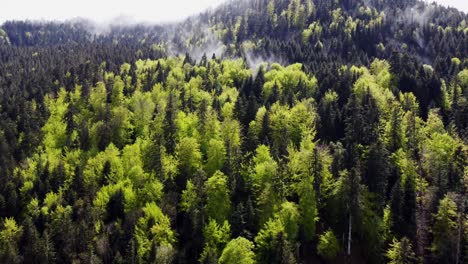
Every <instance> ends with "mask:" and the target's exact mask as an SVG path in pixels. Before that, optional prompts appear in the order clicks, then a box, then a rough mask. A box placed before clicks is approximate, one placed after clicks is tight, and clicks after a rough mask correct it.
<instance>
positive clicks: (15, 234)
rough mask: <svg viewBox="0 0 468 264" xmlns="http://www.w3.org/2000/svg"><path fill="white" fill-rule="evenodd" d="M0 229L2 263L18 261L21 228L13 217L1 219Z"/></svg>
mask: <svg viewBox="0 0 468 264" xmlns="http://www.w3.org/2000/svg"><path fill="white" fill-rule="evenodd" d="M2 222H3V223H2V228H1V229H0V261H1V262H4V263H20V262H21V259H20V256H19V242H20V239H21V235H22V233H23V229H22V227H21V226H18V224H17V223H16V221H15V220H14V219H13V218H6V219H3V221H2Z"/></svg>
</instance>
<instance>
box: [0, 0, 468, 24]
mask: <svg viewBox="0 0 468 264" xmlns="http://www.w3.org/2000/svg"><path fill="white" fill-rule="evenodd" d="M431 1H432V0H431ZM1 2H2V3H1V5H0V23H3V22H4V21H5V20H26V19H29V20H43V19H44V20H67V19H72V18H77V17H83V18H87V19H91V20H94V21H97V22H108V21H110V20H113V19H115V18H116V17H125V18H126V19H127V20H128V19H130V21H133V22H172V21H177V20H181V19H184V18H186V17H188V16H190V15H193V14H197V13H199V12H201V11H203V10H205V9H206V8H209V7H215V6H217V5H219V4H220V3H222V2H224V0H1ZM436 2H439V3H441V4H444V5H449V6H453V7H456V8H458V9H460V10H463V11H464V12H468V0H436Z"/></svg>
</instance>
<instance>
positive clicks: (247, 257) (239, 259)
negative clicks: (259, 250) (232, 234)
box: [219, 237, 255, 264]
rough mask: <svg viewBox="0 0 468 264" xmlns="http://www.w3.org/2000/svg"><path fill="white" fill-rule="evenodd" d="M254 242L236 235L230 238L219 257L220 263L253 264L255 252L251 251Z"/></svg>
mask: <svg viewBox="0 0 468 264" xmlns="http://www.w3.org/2000/svg"><path fill="white" fill-rule="evenodd" d="M253 248H254V244H253V243H252V242H250V241H249V240H247V239H245V238H243V237H238V238H236V239H232V240H231V241H229V243H228V244H227V245H226V247H225V248H224V250H223V253H222V254H221V257H220V258H219V263H220V264H236V263H245V264H254V263H255V253H254V252H253Z"/></svg>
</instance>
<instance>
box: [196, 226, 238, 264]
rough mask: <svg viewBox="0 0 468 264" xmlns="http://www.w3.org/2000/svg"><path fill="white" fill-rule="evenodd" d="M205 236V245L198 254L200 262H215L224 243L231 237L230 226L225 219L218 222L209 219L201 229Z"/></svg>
mask: <svg viewBox="0 0 468 264" xmlns="http://www.w3.org/2000/svg"><path fill="white" fill-rule="evenodd" d="M203 236H204V238H205V246H204V248H203V252H202V254H201V255H200V262H201V263H206V262H208V263H212V262H213V261H214V262H216V261H217V260H218V258H219V257H220V255H221V252H222V250H223V248H224V247H225V245H226V244H227V243H228V242H229V239H230V237H231V226H230V225H229V223H228V222H227V221H224V222H223V223H222V225H221V224H218V223H217V222H216V221H215V220H214V219H211V220H210V221H209V222H208V224H207V225H206V226H205V228H204V230H203Z"/></svg>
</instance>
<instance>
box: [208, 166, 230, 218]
mask: <svg viewBox="0 0 468 264" xmlns="http://www.w3.org/2000/svg"><path fill="white" fill-rule="evenodd" d="M205 193H206V197H207V198H206V207H205V210H206V215H207V216H208V218H212V219H214V220H215V221H217V222H218V223H219V224H221V223H223V222H224V221H225V220H227V219H228V217H229V214H230V212H231V198H230V193H229V189H228V186H227V177H226V175H224V174H223V173H222V172H220V171H216V172H215V174H214V175H213V176H211V177H210V178H209V179H208V181H207V182H206V184H205Z"/></svg>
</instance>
